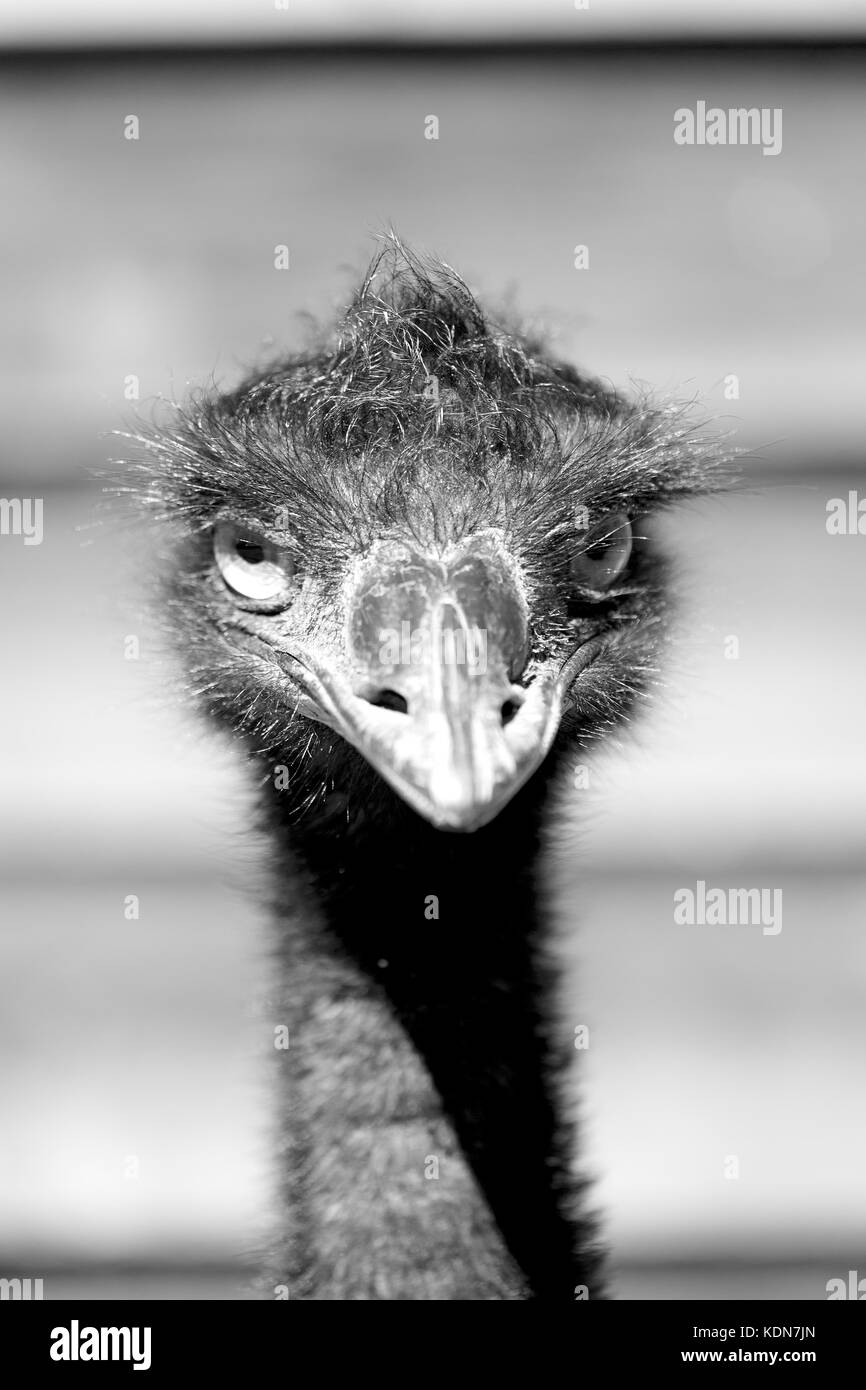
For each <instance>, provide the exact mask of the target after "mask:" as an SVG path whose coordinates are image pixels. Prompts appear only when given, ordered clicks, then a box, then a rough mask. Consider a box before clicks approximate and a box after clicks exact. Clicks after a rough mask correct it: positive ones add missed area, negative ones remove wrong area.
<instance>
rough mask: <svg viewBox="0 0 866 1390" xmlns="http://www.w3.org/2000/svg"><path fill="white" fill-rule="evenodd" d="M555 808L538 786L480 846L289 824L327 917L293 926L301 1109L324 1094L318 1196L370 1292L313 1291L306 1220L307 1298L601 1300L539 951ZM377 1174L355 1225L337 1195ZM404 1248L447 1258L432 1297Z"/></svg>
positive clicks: (315, 1279) (563, 1060)
mask: <svg viewBox="0 0 866 1390" xmlns="http://www.w3.org/2000/svg"><path fill="white" fill-rule="evenodd" d="M546 796H547V789H546V788H545V787H544V785H543V784H540V783H538V782H537V783H536V784H534V785H533V787H531V788H530V789H526V790H525V791H524V792H523V793H522V794H521V795H520V796H519V797H518V798H516V799H515V801H514V802H513V803H512V804H511V805H510V806H509V807H507V808H506V809H505V810H504V811H503V812H502V813H501V814H500V816H499V817H498V818H497V819H496V820H495V821H494V822H493V823H492V824H491V825H490V826H488V827H485V828H484V829H482V830H480V831H476V832H475V833H474V834H473V835H468V836H459V835H451V834H447V833H442V832H437V831H435V830H433V829H432V828H430V827H428V826H427V825H426V824H425V823H423V822H422V821H420V820H419V819H417V818H416V817H414V816H406V815H405V814H404V815H401V816H400V817H399V818H398V820H397V821H396V823H395V824H394V825H392V826H391V828H389V829H388V830H387V831H383V829H382V826H381V825H378V826H376V825H373V824H371V823H369V822H368V821H366V820H364V818H363V817H361V816H359V817H358V818H357V819H353V818H352V816H351V813H350V815H349V817H348V819H347V818H346V817H345V815H344V816H343V818H342V819H341V820H340V821H339V822H338V823H337V824H332V825H330V826H327V827H325V826H320V827H318V828H315V829H307V830H299V829H298V828H297V827H295V828H293V829H292V830H291V831H290V832H289V834H290V841H291V844H292V848H293V850H294V852H295V854H296V855H297V856H298V857H299V859H300V860H301V862H302V864H303V865H305V867H306V869H307V873H308V878H309V882H310V886H311V893H312V899H311V901H312V905H313V906H314V907H315V908H316V917H317V925H316V927H315V928H314V930H313V932H312V933H311V934H310V933H309V932H308V933H306V934H305V937H304V939H303V941H302V940H301V939H300V937H299V931H300V928H299V926H293V925H292V924H291V923H290V924H289V929H288V940H287V946H286V963H287V973H288V976H289V978H288V980H287V997H289V998H290V997H292V995H293V989H294V992H295V994H297V990H298V986H299V984H300V987H301V992H302V994H303V995H304V996H305V1003H304V1005H303V1006H302V1007H303V1019H302V1021H300V1023H299V1028H298V1030H296V1031H298V1046H299V1048H300V1050H301V1072H302V1079H301V1081H300V1083H299V1084H298V1085H297V1086H296V1088H295V1096H296V1105H297V1107H298V1109H299V1110H302V1109H303V1108H304V1107H305V1101H304V1095H303V1092H304V1090H305V1087H304V1083H303V1075H305V1076H306V1094H307V1102H306V1108H307V1109H308V1110H309V1099H310V1091H311V1089H315V1090H316V1091H317V1093H318V1096H319V1099H321V1096H322V1094H323V1092H327V1093H328V1095H329V1101H328V1105H327V1112H328V1114H327V1119H328V1125H329V1126H330V1129H331V1136H330V1138H331V1142H330V1143H329V1146H328V1157H326V1156H325V1155H324V1154H322V1153H319V1164H320V1165H321V1164H323V1163H324V1169H325V1171H324V1172H323V1171H321V1167H320V1171H317V1170H316V1163H315V1161H314V1155H313V1150H312V1149H311V1147H310V1145H311V1144H313V1143H314V1140H313V1137H312V1134H311V1132H309V1130H308V1135H307V1151H306V1156H305V1158H304V1161H303V1163H301V1167H303V1169H304V1173H305V1177H304V1183H305V1195H306V1199H307V1204H308V1206H309V1205H310V1203H311V1202H312V1204H313V1205H314V1206H317V1208H318V1210H319V1215H320V1216H321V1212H322V1210H323V1209H324V1210H326V1211H329V1212H330V1213H331V1219H332V1221H336V1224H337V1225H339V1213H340V1212H342V1213H343V1216H344V1218H345V1226H346V1229H345V1231H344V1232H343V1233H342V1235H340V1234H339V1233H338V1232H337V1231H336V1230H332V1231H330V1232H328V1233H327V1234H326V1240H325V1244H326V1246H329V1247H330V1248H331V1249H332V1250H334V1249H336V1248H338V1247H342V1249H343V1250H344V1251H345V1250H351V1249H354V1251H355V1255H356V1257H357V1259H358V1260H359V1261H360V1262H361V1265H362V1269H363V1273H362V1275H361V1287H362V1288H363V1287H365V1285H364V1280H366V1284H367V1285H369V1286H370V1287H371V1288H372V1290H373V1291H372V1292H363V1291H362V1292H355V1293H351V1292H350V1293H348V1294H346V1293H334V1292H331V1293H325V1294H322V1293H319V1292H316V1289H317V1287H319V1286H320V1285H321V1281H322V1279H323V1278H324V1279H325V1282H326V1283H327V1280H328V1275H327V1272H326V1269H325V1268H324V1267H323V1260H322V1258H321V1253H320V1250H319V1242H320V1241H321V1238H322V1231H321V1222H320V1221H319V1222H318V1223H317V1221H316V1219H315V1217H309V1215H308V1219H307V1220H306V1223H305V1228H304V1232H303V1234H302V1235H301V1234H298V1235H297V1236H296V1244H297V1246H298V1248H299V1249H300V1248H301V1247H303V1249H304V1255H303V1258H302V1259H301V1260H300V1264H301V1265H303V1266H305V1269H306V1273H303V1272H300V1281H301V1285H302V1286H303V1287H304V1288H305V1289H306V1292H302V1293H301V1295H300V1296H302V1297H314V1298H315V1297H386V1298H405V1297H443V1298H494V1299H495V1298H500V1299H501V1298H518V1299H526V1298H554V1299H568V1300H573V1299H574V1298H575V1296H576V1295H575V1287H576V1286H579V1285H587V1286H589V1288H590V1290H591V1291H592V1292H593V1293H595V1292H596V1290H597V1287H598V1286H597V1278H596V1276H597V1271H596V1261H595V1257H594V1255H593V1253H592V1250H591V1244H592V1240H591V1231H589V1229H588V1228H587V1226H586V1225H581V1224H580V1223H579V1222H578V1221H576V1220H574V1219H572V1218H574V1217H575V1215H576V1213H575V1207H576V1205H577V1197H578V1195H579V1193H578V1185H577V1184H576V1183H575V1181H574V1180H573V1178H572V1177H571V1173H570V1170H571V1167H572V1164H573V1142H572V1139H573V1135H572V1132H571V1127H570V1126H569V1124H567V1123H566V1122H564V1121H563V1119H562V1118H561V1114H560V1111H561V1106H560V1104H559V1100H558V1094H557V1093H558V1089H559V1087H560V1085H561V1084H562V1083H563V1082H564V1077H563V1076H562V1073H563V1072H564V1069H565V1065H566V1064H567V1061H568V1058H569V1052H570V1048H569V1043H570V1036H571V1030H570V1028H569V1027H568V1023H567V1020H563V1022H562V1025H561V1026H560V1027H559V1028H557V1025H556V1022H555V1017H554V1007H553V999H552V983H553V981H552V980H551V967H550V965H549V963H545V959H544V951H545V931H544V924H543V921H541V920H540V918H543V917H544V909H545V903H544V894H543V891H542V889H541V886H540V884H539V882H538V880H537V874H536V864H537V860H538V854H539V849H540V821H541V813H542V810H543V806H544V802H545V799H546ZM292 975H294V985H293V980H292ZM571 1055H572V1056H573V1052H571ZM419 1059H420V1062H419ZM421 1063H423V1066H422V1065H421ZM335 1078H340V1079H341V1086H342V1091H341V1094H336V1092H334V1093H333V1094H332V1089H333V1088H334V1087H335ZM431 1083H432V1084H431ZM290 1104H291V1102H290ZM316 1104H318V1101H316ZM341 1107H343V1108H342V1109H341ZM294 1118H295V1121H296V1122H297V1121H301V1122H302V1123H303V1117H302V1116H301V1115H300V1114H298V1113H296V1114H295V1117H294ZM320 1118H321V1117H320ZM287 1124H288V1126H289V1128H291V1125H292V1115H291V1113H290V1114H289V1115H288V1116H287ZM347 1154H348V1155H354V1159H353V1160H352V1162H354V1163H355V1167H354V1168H352V1171H351V1172H350V1173H346V1172H342V1173H337V1172H335V1174H334V1177H335V1182H334V1184H333V1190H331V1191H329V1192H328V1193H325V1194H319V1198H320V1199H319V1200H317V1197H316V1194H317V1184H318V1183H320V1182H326V1171H327V1169H328V1166H329V1165H331V1166H333V1165H336V1167H337V1169H339V1168H340V1167H341V1165H342V1163H343V1162H344V1160H345V1158H346V1155H347ZM298 1162H299V1163H300V1159H299V1160H298ZM364 1165H368V1166H370V1167H371V1169H372V1170H373V1171H374V1172H377V1173H378V1179H379V1180H378V1181H377V1182H376V1183H374V1184H373V1185H372V1188H371V1189H370V1190H368V1191H367V1193H366V1198H365V1207H366V1208H367V1209H366V1210H365V1212H364V1214H363V1217H362V1218H361V1219H360V1227H359V1217H358V1214H357V1213H356V1212H354V1211H353V1210H352V1207H353V1201H352V1197H351V1196H350V1197H349V1198H348V1199H347V1198H346V1197H345V1194H342V1195H341V1193H340V1191H339V1184H340V1183H342V1182H344V1181H348V1183H349V1191H350V1193H351V1192H352V1191H353V1190H355V1191H358V1184H360V1186H361V1188H362V1189H367V1188H369V1184H368V1177H369V1174H364V1173H363V1172H362V1171H361V1169H362V1168H363V1167H364ZM353 1182H354V1189H353ZM300 1195H301V1192H300V1186H299V1185H298V1184H296V1192H295V1196H296V1197H298V1196H300ZM288 1200H289V1202H290V1203H291V1201H292V1193H291V1192H289V1193H288ZM335 1209H336V1211H337V1215H336V1216H335V1215H334V1213H335ZM401 1213H402V1216H401ZM491 1216H492V1222H491V1219H490V1218H491ZM332 1237H333V1240H332ZM365 1242H366V1244H367V1250H366V1251H365V1250H364V1249H360V1248H359V1246H363V1244H364V1243H365ZM401 1242H408V1243H409V1244H410V1246H411V1254H412V1256H413V1257H414V1259H415V1261H416V1264H417V1262H418V1261H420V1262H421V1264H422V1265H425V1264H426V1262H427V1261H428V1260H431V1261H432V1262H433V1263H432V1267H433V1274H432V1276H431V1278H430V1279H428V1280H427V1281H426V1282H425V1281H424V1280H422V1281H421V1284H420V1286H417V1284H416V1283H415V1279H414V1275H415V1271H414V1270H412V1269H410V1268H409V1266H410V1265H411V1259H408V1258H407V1260H406V1261H405V1262H403V1263H401V1260H400V1259H399V1258H398V1259H397V1265H398V1268H397V1269H395V1270H392V1269H391V1262H393V1258H394V1247H395V1246H396V1247H397V1248H398V1254H399V1246H400V1244H401ZM376 1251H378V1252H379V1253H378V1255H376V1254H375V1253H373V1254H372V1255H370V1263H371V1268H370V1269H369V1270H367V1257H368V1255H369V1253H370V1252H376ZM328 1258H329V1257H328V1256H327V1253H326V1255H325V1260H324V1264H327V1260H328ZM377 1260H378V1261H379V1262H380V1274H381V1275H382V1277H381V1279H380V1281H379V1284H378V1285H377V1284H376V1279H375V1273H376V1270H375V1266H376V1263H377ZM446 1264H447V1265H450V1266H451V1268H450V1270H449V1271H448V1273H447V1276H445V1271H444V1270H443V1268H442V1266H444V1265H446ZM310 1271H313V1272H310ZM439 1275H443V1276H445V1277H443V1278H441V1279H440V1278H439V1277H438V1276H439ZM346 1279H347V1280H348V1282H349V1283H350V1284H351V1283H352V1279H351V1277H350V1275H349V1273H348V1271H347V1272H346ZM371 1280H372V1284H371V1282H370V1281H371ZM401 1284H402V1285H403V1286H404V1288H406V1287H408V1288H409V1289H410V1290H411V1289H412V1288H413V1287H416V1288H417V1287H420V1288H421V1290H422V1291H421V1292H418V1291H415V1292H411V1291H410V1292H408V1293H407V1292H405V1291H404V1289H403V1288H399V1289H398V1285H401ZM377 1287H378V1288H379V1290H380V1291H379V1292H376V1291H375V1290H376V1288H377ZM424 1290H427V1292H425V1291H424Z"/></svg>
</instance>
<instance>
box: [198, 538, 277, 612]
mask: <svg viewBox="0 0 866 1390" xmlns="http://www.w3.org/2000/svg"><path fill="white" fill-rule="evenodd" d="M213 549H214V558H215V560H216V562H217V566H218V568H219V572H220V574H221V575H222V577H223V579H224V580H225V582H226V584H227V585H228V587H229V588H230V589H231V590H232V592H233V593H235V594H238V595H239V596H240V597H241V598H244V599H248V600H249V601H250V602H251V603H256V604H262V605H263V606H265V607H268V608H275V607H283V606H284V605H285V604H286V603H288V601H289V598H290V597H291V594H292V590H293V589H294V574H295V567H294V565H293V564H292V561H291V559H290V557H289V556H288V555H287V554H286V552H285V551H284V550H280V549H279V547H278V546H275V545H274V544H273V543H272V542H271V541H269V540H266V539H265V537H264V536H258V535H256V534H255V533H254V532H253V531H248V530H247V529H246V528H245V527H242V526H237V525H235V523H234V522H233V521H221V522H220V523H219V524H218V525H217V527H216V530H215V531H214V544H213Z"/></svg>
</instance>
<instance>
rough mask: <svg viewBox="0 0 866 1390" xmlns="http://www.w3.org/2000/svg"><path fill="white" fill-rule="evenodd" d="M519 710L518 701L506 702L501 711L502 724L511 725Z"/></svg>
mask: <svg viewBox="0 0 866 1390" xmlns="http://www.w3.org/2000/svg"><path fill="white" fill-rule="evenodd" d="M519 709H520V705H519V703H518V701H517V700H506V701H505V704H504V705H503V706H502V709H501V711H500V713H501V715H502V723H503V724H510V723H511V721H512V719H513V718H514V716H515V714H516V713H517V711H518V710H519Z"/></svg>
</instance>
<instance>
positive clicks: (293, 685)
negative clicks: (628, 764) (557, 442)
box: [211, 516, 631, 830]
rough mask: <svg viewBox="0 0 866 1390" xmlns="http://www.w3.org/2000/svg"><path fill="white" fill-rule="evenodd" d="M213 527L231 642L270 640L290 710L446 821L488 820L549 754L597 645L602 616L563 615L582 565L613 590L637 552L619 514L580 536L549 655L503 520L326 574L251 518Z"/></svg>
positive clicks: (402, 543) (374, 550)
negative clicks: (307, 568)
mask: <svg viewBox="0 0 866 1390" xmlns="http://www.w3.org/2000/svg"><path fill="white" fill-rule="evenodd" d="M214 534H215V564H214V572H213V574H212V576H211V578H212V580H213V583H214V587H215V589H216V590H217V591H218V590H219V587H220V584H222V586H224V589H225V590H226V592H225V593H222V594H220V593H219V592H215V593H214V596H213V597H214V602H215V603H218V602H220V600H221V601H222V606H223V607H224V608H226V610H227V611H226V613H225V618H224V623H225V630H226V631H227V632H228V633H229V635H230V636H229V640H231V633H232V632H234V633H235V634H236V639H242V640H244V641H249V640H252V641H253V642H254V643H259V644H261V646H262V647H263V648H266V649H267V653H268V656H269V658H270V659H271V660H272V661H273V662H274V663H275V664H276V666H277V667H278V668H279V670H280V672H281V675H282V678H283V680H284V684H285V698H286V700H287V702H288V708H287V714H288V712H289V710H291V712H292V713H293V715H294V716H295V717H302V718H304V719H311V720H314V721H317V722H318V723H321V724H324V725H327V726H328V727H329V728H331V729H333V730H334V731H335V732H336V733H337V734H339V735H340V736H341V737H342V738H343V739H344V740H345V741H346V742H347V743H349V744H350V745H351V746H352V747H353V748H354V749H356V750H357V751H358V752H359V753H360V754H361V755H362V756H363V757H364V758H365V759H366V760H367V761H368V762H369V763H370V764H371V765H372V767H373V768H374V769H375V770H376V772H377V773H378V774H379V775H380V776H381V777H383V778H384V779H385V781H386V782H388V783H389V784H390V785H391V787H392V788H393V789H394V790H395V791H396V792H397V793H398V794H399V795H400V796H401V797H402V798H403V799H404V800H405V801H406V802H407V803H408V804H409V805H410V806H411V807H412V808H413V809H414V810H415V811H417V812H418V813H419V814H420V815H422V816H424V817H425V818H426V819H427V820H429V821H430V822H432V824H433V825H435V826H437V827H438V828H442V829H449V830H474V829H475V828H476V827H478V826H480V825H483V824H484V823H485V822H486V821H488V820H490V819H491V818H492V817H493V816H494V815H495V814H496V813H497V811H498V810H499V809H500V808H501V807H502V806H503V805H504V804H505V803H506V802H507V801H508V800H509V799H510V798H511V797H512V796H513V794H514V793H515V791H516V790H517V789H518V788H519V787H520V786H522V784H523V783H524V782H525V781H526V779H527V778H528V777H529V776H530V775H531V773H532V772H534V771H535V769H536V768H537V767H538V766H539V764H540V763H541V761H542V760H543V759H544V757H545V755H546V754H547V752H548V750H549V748H550V745H551V743H552V741H553V739H554V737H555V735H556V733H557V730H558V729H559V726H560V721H561V718H562V713H563V708H564V705H565V702H566V701H567V700H571V699H573V693H574V688H575V686H576V684H577V682H578V680H579V679H580V676H581V674H582V672H584V671H585V670H587V669H588V668H589V666H590V664H591V662H592V659H593V657H594V656H595V655H596V654H597V652H598V650H599V644H598V641H597V640H596V638H597V632H598V628H599V623H598V621H596V622H595V623H591V624H589V625H588V624H586V623H585V622H584V624H583V625H581V624H580V623H579V622H578V621H577V620H575V621H573V622H571V623H569V620H568V606H569V595H570V593H571V592H575V593H576V592H577V587H578V578H579V576H578V564H582V565H583V573H584V574H585V575H586V576H590V577H591V578H592V581H593V583H595V584H604V585H605V587H608V586H609V585H610V583H611V582H612V580H613V579H614V578H615V577H617V576H619V575H620V574H621V573H622V572H623V571H624V570H625V568H626V565H627V563H628V558H629V552H630V549H631V540H630V535H631V527H630V525H629V522H628V519H627V518H626V517H625V516H617V517H611V518H608V519H607V520H605V521H604V522H603V523H602V525H600V526H596V527H595V528H594V530H593V531H592V532H591V533H590V535H589V542H590V544H589V545H587V544H584V546H583V548H580V547H579V546H576V558H575V560H574V562H573V564H572V567H571V573H570V576H569V578H570V586H569V584H566V587H565V589H564V591H563V593H562V594H560V595H558V596H557V597H558V603H559V608H560V612H559V613H558V615H557V614H555V613H554V611H551V610H550V609H548V614H547V617H548V623H553V621H554V618H555V617H558V621H559V623H560V625H561V629H562V631H561V634H560V641H559V643H558V649H557V651H556V652H555V654H551V655H544V654H543V653H542V651H541V650H539V649H538V640H537V637H534V636H533V634H532V632H531V623H532V620H533V613H534V605H533V604H532V602H531V595H530V593H529V592H528V585H527V581H526V577H525V569H524V566H523V565H522V564H521V560H520V551H519V547H518V546H517V545H516V544H515V543H514V541H513V540H512V539H511V538H510V537H509V535H508V533H507V532H506V531H505V529H504V528H501V527H491V528H488V529H486V530H484V531H474V532H471V533H470V534H469V535H467V536H464V537H462V538H461V539H459V540H454V541H452V542H450V543H447V542H446V543H444V544H441V545H438V546H436V547H435V548H433V547H427V546H424V545H423V544H420V543H419V542H418V541H416V540H414V539H407V538H405V537H404V536H401V535H400V533H399V532H398V533H396V534H394V535H382V536H380V537H378V538H377V539H375V540H373V541H372V543H371V544H370V546H369V549H367V550H366V552H365V553H363V554H360V553H359V554H354V555H352V556H351V557H350V558H349V559H348V560H347V561H346V562H344V564H343V565H342V566H341V568H340V572H339V573H338V574H337V575H336V576H333V577H330V578H329V579H327V580H326V581H324V582H323V580H322V577H321V576H318V575H316V574H306V575H304V574H303V572H302V571H300V570H299V569H298V567H297V565H296V564H295V562H294V561H293V560H292V551H291V549H290V548H289V547H288V546H287V545H286V544H285V543H284V544H283V545H278V544H276V543H275V542H270V541H268V540H267V539H266V538H265V537H264V536H263V535H262V533H261V531H257V530H255V529H254V528H253V527H252V526H250V525H246V526H241V525H238V524H237V523H236V522H232V521H222V522H219V523H218V524H217V526H216V528H215V533H214ZM549 587H550V591H551V597H553V596H554V595H555V594H556V588H557V586H556V584H555V583H553V582H551V584H550V586H549ZM584 588H585V589H586V586H584ZM585 597H587V598H588V597H590V595H589V590H588V589H586V592H585ZM229 604H234V607H235V610H236V611H235V612H234V613H233V614H232V613H231V612H230V610H228V605H229ZM591 606H592V604H591V602H590V607H591ZM257 609H258V610H260V611H257ZM261 610H264V611H261ZM590 633H591V634H592V635H590Z"/></svg>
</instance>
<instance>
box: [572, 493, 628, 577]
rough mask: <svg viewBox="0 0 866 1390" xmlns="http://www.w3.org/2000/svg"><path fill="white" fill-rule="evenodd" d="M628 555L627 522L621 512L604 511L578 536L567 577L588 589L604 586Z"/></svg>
mask: <svg viewBox="0 0 866 1390" xmlns="http://www.w3.org/2000/svg"><path fill="white" fill-rule="evenodd" d="M630 556H631V523H630V521H629V519H628V517H627V516H626V514H625V512H608V514H607V515H606V516H603V517H601V518H600V519H599V520H598V521H597V522H595V524H594V525H593V526H590V528H589V530H588V531H587V532H586V534H585V535H584V536H582V537H581V540H580V546H579V549H578V552H577V554H576V555H575V556H574V558H573V559H572V562H571V577H572V579H573V580H574V581H575V583H576V584H579V585H581V586H582V587H583V588H589V589H596V590H599V589H607V588H609V587H610V585H611V584H613V582H614V580H615V579H618V578H619V576H620V575H621V574H622V572H623V570H624V569H625V567H626V565H627V564H628V562H629V557H630Z"/></svg>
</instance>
